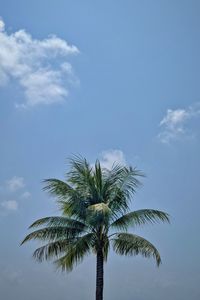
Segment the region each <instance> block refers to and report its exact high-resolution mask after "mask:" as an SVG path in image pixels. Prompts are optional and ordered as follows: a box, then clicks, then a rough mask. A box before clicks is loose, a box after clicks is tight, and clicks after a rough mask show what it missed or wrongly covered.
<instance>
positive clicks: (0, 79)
mask: <svg viewBox="0 0 200 300" xmlns="http://www.w3.org/2000/svg"><path fill="white" fill-rule="evenodd" d="M0 45H1V47H0V85H7V84H8V83H9V81H10V79H15V80H16V81H17V82H18V84H19V85H20V86H21V88H22V89H23V91H24V95H25V100H24V102H23V103H17V104H16V106H17V107H33V106H35V105H39V104H51V103H55V102H61V101H63V100H64V98H65V97H67V96H68V93H69V85H70V84H71V83H72V82H75V81H77V80H76V79H75V76H74V74H73V68H72V66H71V64H70V63H69V62H68V61H66V57H68V56H69V55H75V54H78V53H79V50H78V48H77V47H76V46H74V45H69V44H68V43H67V42H66V41H65V40H63V39H60V38H58V37H57V36H55V35H51V36H49V37H48V38H46V39H42V40H38V39H33V38H32V36H31V35H30V34H29V33H27V32H26V31H25V30H24V29H21V30H19V31H16V32H14V33H12V34H8V33H7V32H6V30H5V24H4V22H3V20H2V19H0Z"/></svg>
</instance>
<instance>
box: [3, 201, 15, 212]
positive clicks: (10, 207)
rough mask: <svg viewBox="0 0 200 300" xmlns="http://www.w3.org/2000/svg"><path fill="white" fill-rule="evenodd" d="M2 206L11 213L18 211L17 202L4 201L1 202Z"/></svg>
mask: <svg viewBox="0 0 200 300" xmlns="http://www.w3.org/2000/svg"><path fill="white" fill-rule="evenodd" d="M1 206H2V207H3V208H4V209H6V210H9V211H15V210H17V209H18V203H17V201H15V200H7V201H3V202H1Z"/></svg>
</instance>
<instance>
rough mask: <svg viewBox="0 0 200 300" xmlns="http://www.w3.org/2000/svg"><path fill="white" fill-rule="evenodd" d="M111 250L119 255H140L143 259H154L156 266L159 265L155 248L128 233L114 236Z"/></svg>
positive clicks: (158, 256) (159, 259) (158, 255)
mask: <svg viewBox="0 0 200 300" xmlns="http://www.w3.org/2000/svg"><path fill="white" fill-rule="evenodd" d="M113 248H114V250H115V252H116V253H117V254H120V255H138V254H141V255H142V256H144V257H153V258H155V260H156V263H157V266H159V265H160V263H161V258H160V254H159V252H158V250H157V249H156V248H155V246H154V245H153V244H151V243H150V242H149V241H147V240H145V239H144V238H142V237H140V236H138V235H134V234H130V233H118V234H116V238H114V239H113Z"/></svg>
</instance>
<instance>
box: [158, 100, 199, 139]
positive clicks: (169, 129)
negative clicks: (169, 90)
mask: <svg viewBox="0 0 200 300" xmlns="http://www.w3.org/2000/svg"><path fill="white" fill-rule="evenodd" d="M197 116H200V103H196V104H195V105H193V106H189V107H188V108H185V109H182V108H179V109H175V110H172V109H168V110H167V112H166V114H165V116H164V117H163V119H162V120H161V121H160V124H159V126H160V127H161V128H162V129H161V132H160V133H159V134H158V138H159V140H160V141H161V142H162V143H164V144H169V143H170V142H171V141H173V140H177V139H180V138H183V137H186V136H188V135H190V136H191V133H189V132H188V128H187V123H188V121H189V120H191V119H192V118H194V117H197Z"/></svg>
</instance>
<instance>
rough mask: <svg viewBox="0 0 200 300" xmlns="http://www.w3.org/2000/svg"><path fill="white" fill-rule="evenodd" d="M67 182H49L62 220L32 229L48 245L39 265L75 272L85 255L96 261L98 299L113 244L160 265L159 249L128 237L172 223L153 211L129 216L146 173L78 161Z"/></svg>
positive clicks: (40, 223)
mask: <svg viewBox="0 0 200 300" xmlns="http://www.w3.org/2000/svg"><path fill="white" fill-rule="evenodd" d="M70 166H71V169H70V171H69V172H68V173H67V176H66V181H61V180H58V179H47V180H44V183H45V187H44V190H47V191H48V192H49V193H50V194H52V195H54V196H56V197H57V201H58V204H59V206H60V209H61V211H62V216H52V217H45V218H42V219H39V220H37V221H35V222H34V223H33V224H32V225H31V226H30V228H31V229H32V228H36V227H40V229H37V230H34V231H33V232H31V233H30V234H28V235H27V236H26V237H25V239H24V240H23V241H22V244H23V243H25V242H27V241H30V240H40V241H42V242H46V244H45V245H43V246H42V247H40V248H38V249H36V250H35V252H34V253H33V256H34V258H36V259H37V260H38V261H40V262H41V261H43V260H49V259H53V260H54V263H55V264H56V266H57V267H58V268H61V269H62V270H63V271H65V270H66V271H71V270H72V269H73V267H74V265H76V264H77V263H79V262H81V261H82V260H83V258H84V256H85V255H87V254H89V253H91V252H92V253H94V254H95V255H96V257H97V281H96V299H97V300H102V299H103V265H104V262H105V261H106V260H107V256H108V250H109V248H110V246H111V245H112V246H113V249H114V251H115V252H116V253H118V254H121V255H138V254H141V255H142V256H144V257H153V258H154V259H155V260H156V263H157V265H158V266H159V264H160V263H161V258H160V254H159V252H158V250H157V249H156V248H155V246H154V245H152V244H151V243H150V242H149V241H147V240H146V239H144V238H143V237H141V236H138V235H136V234H132V233H128V232H127V229H128V228H129V227H131V226H132V227H133V228H134V227H135V226H137V225H141V224H146V223H156V222H158V221H162V222H165V221H167V222H169V216H168V214H167V213H165V212H162V211H158V210H154V209H141V210H136V211H133V212H130V210H129V205H130V201H131V199H132V196H133V195H134V194H135V191H136V189H137V187H138V186H139V185H140V181H139V180H138V177H140V176H142V173H141V172H140V171H138V170H137V169H134V168H132V167H125V166H121V165H117V164H115V165H113V167H112V169H111V170H108V169H105V168H103V167H101V164H100V162H99V161H96V163H95V166H94V167H92V166H91V165H90V164H89V163H88V162H87V160H86V159H84V158H81V157H73V158H72V159H71V160H70Z"/></svg>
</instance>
